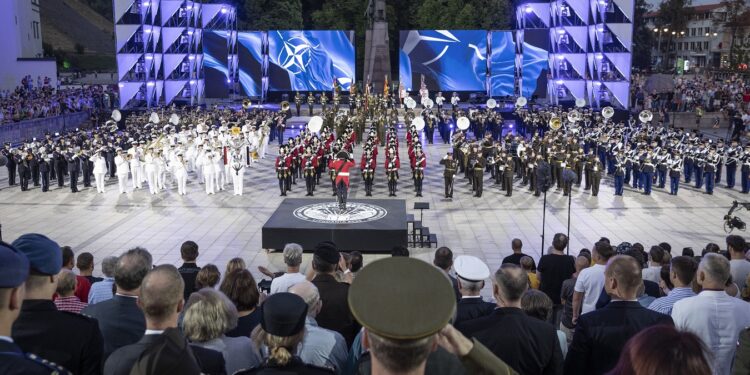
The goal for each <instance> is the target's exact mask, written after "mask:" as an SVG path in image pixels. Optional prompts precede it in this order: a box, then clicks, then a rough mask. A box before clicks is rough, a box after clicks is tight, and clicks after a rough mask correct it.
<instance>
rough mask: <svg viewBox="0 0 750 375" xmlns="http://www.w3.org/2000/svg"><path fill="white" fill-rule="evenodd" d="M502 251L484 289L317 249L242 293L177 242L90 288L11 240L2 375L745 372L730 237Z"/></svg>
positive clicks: (444, 256)
mask: <svg viewBox="0 0 750 375" xmlns="http://www.w3.org/2000/svg"><path fill="white" fill-rule="evenodd" d="M511 247H512V249H513V254H512V255H510V256H508V257H506V258H505V259H504V260H503V262H502V265H501V266H500V267H499V268H498V269H497V270H495V271H494V272H492V271H490V269H489V267H488V266H487V264H486V263H484V262H483V261H482V260H481V259H479V258H476V257H473V256H468V255H460V256H454V254H453V252H452V251H451V250H450V249H449V248H446V247H442V248H439V249H437V250H436V251H435V253H434V259H433V262H432V263H433V264H429V263H427V262H424V261H421V260H418V259H414V258H410V257H409V253H408V250H406V249H404V248H394V251H393V252H392V257H389V258H384V259H380V260H376V261H372V262H369V263H368V264H365V265H364V266H363V264H362V254H361V253H358V252H352V253H343V252H339V250H338V249H337V247H336V245H335V244H334V243H331V242H323V243H320V244H318V245H317V246H316V248H315V250H314V253H313V256H312V260H311V263H310V265H309V266H308V267H305V266H306V265H303V257H302V253H303V250H302V248H301V247H300V246H299V245H297V244H288V245H287V246H286V248H285V249H284V251H283V261H284V264H285V268H284V269H283V270H279V271H277V272H273V271H270V270H268V269H267V268H263V269H262V270H261V271H262V273H263V274H265V275H268V276H269V277H271V280H270V281H269V280H262V281H261V282H256V279H255V278H254V277H253V274H252V273H251V272H250V271H249V270H248V269H247V265H246V263H245V261H244V260H243V259H242V258H234V259H231V260H230V261H229V262H228V263H227V264H226V267H225V268H224V270H223V272H222V271H220V268H219V267H218V266H217V265H214V264H203V265H199V259H200V251H199V246H198V244H197V243H195V242H193V241H186V242H185V243H184V244H183V245H182V247H181V249H180V253H181V257H182V259H183V262H184V263H183V264H182V265H181V266H180V267H179V268H176V267H175V266H172V265H155V264H153V258H152V256H151V254H150V253H149V252H148V251H147V250H146V249H143V248H139V247H136V248H133V249H130V250H128V251H126V252H124V253H123V254H121V255H120V256H119V257H107V258H104V259H103V260H102V262H101V270H100V271H101V274H102V275H103V277H102V278H99V277H96V276H94V273H98V272H95V270H94V264H96V263H95V261H94V256H93V255H92V254H91V253H88V252H82V253H80V254H78V256H77V257H76V256H75V254H74V251H73V249H71V248H70V247H67V246H62V247H61V246H59V245H58V244H57V243H55V242H54V241H53V240H51V239H49V238H48V237H46V236H43V235H40V234H26V235H23V236H21V237H19V238H18V239H16V240H15V241H13V243H12V244H6V243H0V357H1V358H2V359H3V360H2V361H0V373H3V374H16V373H18V374H36V373H51V372H54V371H57V372H58V373H65V372H64V371H70V372H71V373H74V374H101V373H104V374H108V375H109V374H164V373H175V374H178V373H179V374H198V373H205V374H281V373H285V374H334V373H335V374H515V373H518V374H571V375H572V374H576V375H577V374H614V375H621V374H622V375H624V374H639V375H650V374H666V375H678V374H679V375H682V374H685V375H703V374H709V373H712V374H720V375H728V374H747V373H750V328H748V327H750V303H748V297H750V293H749V292H748V290H749V289H750V287H748V283H749V282H750V280H748V278H749V277H750V261H748V257H747V253H748V252H747V247H748V244H747V243H746V242H745V240H744V239H743V238H742V237H740V236H736V235H730V236H728V237H727V238H726V250H720V246H718V245H717V244H709V245H708V246H706V248H705V249H704V250H703V251H702V252H701V254H700V256H695V254H694V252H693V250H692V249H690V248H686V249H683V251H682V253H681V255H675V254H673V251H672V249H671V246H670V245H669V244H667V243H661V244H658V245H654V246H651V247H650V248H649V250H648V251H646V250H645V247H644V246H643V245H641V244H640V243H634V244H630V243H621V244H619V245H616V246H615V245H613V244H610V242H609V240H608V239H606V238H601V239H600V240H599V241H597V242H596V243H595V244H594V246H593V247H592V249H591V250H588V249H582V250H580V251H579V254H578V255H577V256H575V257H574V256H570V255H567V254H566V253H567V250H568V249H567V248H568V238H567V236H565V235H564V234H562V233H558V234H556V235H555V236H554V237H553V240H552V244H551V247H550V248H549V250H548V251H547V253H546V254H545V255H543V256H542V257H541V258H540V259H538V261H535V259H533V258H532V257H531V256H529V255H527V254H525V253H524V252H523V244H522V242H521V241H520V240H519V239H514V240H513V241H512V242H511ZM305 268H306V271H305V272H303V270H304V269H305ZM486 283H487V284H486ZM263 284H266V285H265V287H263ZM485 285H487V286H490V285H491V288H485ZM488 289H489V293H488V294H491V296H492V297H491V298H486V299H485V298H484V297H483V296H482V293H483V292H487V291H488ZM264 290H265V292H264ZM8 353H11V354H13V355H12V356H6V355H5V354H8ZM6 357H7V359H8V360H7V361H6V360H5V359H6Z"/></svg>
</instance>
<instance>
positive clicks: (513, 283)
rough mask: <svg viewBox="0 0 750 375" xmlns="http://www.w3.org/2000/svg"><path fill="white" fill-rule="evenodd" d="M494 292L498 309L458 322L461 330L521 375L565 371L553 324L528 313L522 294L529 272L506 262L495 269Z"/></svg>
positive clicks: (524, 290) (526, 285)
mask: <svg viewBox="0 0 750 375" xmlns="http://www.w3.org/2000/svg"><path fill="white" fill-rule="evenodd" d="M494 281H495V283H494V284H493V286H492V292H493V294H494V295H495V299H496V300H497V308H496V309H495V310H494V311H493V312H492V314H490V315H488V316H485V317H482V318H478V319H474V320H470V321H466V322H463V323H459V324H457V325H456V328H458V330H459V331H461V332H462V333H463V334H465V335H466V336H468V337H473V338H475V339H476V340H477V341H479V342H480V343H482V344H484V345H485V346H486V347H487V348H489V349H490V351H492V353H494V354H495V355H496V356H498V357H500V359H501V360H503V361H504V362H506V363H507V364H508V365H509V366H510V367H512V368H513V369H514V370H515V371H518V372H519V373H521V374H527V375H528V374H560V373H562V362H563V358H562V351H561V350H560V345H559V344H558V339H557V332H556V331H555V328H554V327H552V325H551V324H549V323H547V322H543V321H541V320H539V319H535V318H532V317H529V316H527V315H526V314H525V313H524V312H523V310H521V296H523V294H524V292H526V290H527V289H528V288H529V279H528V277H527V276H526V272H524V270H523V269H522V268H521V267H519V266H518V265H515V264H510V263H508V264H503V265H502V266H500V269H499V270H498V271H497V272H495V280H494Z"/></svg>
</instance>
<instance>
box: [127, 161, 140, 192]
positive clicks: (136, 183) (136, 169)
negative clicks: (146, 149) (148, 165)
mask: <svg viewBox="0 0 750 375" xmlns="http://www.w3.org/2000/svg"><path fill="white" fill-rule="evenodd" d="M128 158H129V162H130V173H132V174H133V176H132V177H133V190H135V189H142V188H143V182H142V178H141V167H142V165H141V164H142V163H141V157H140V155H139V154H138V153H137V152H136V153H135V154H128Z"/></svg>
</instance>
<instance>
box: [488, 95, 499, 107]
mask: <svg viewBox="0 0 750 375" xmlns="http://www.w3.org/2000/svg"><path fill="white" fill-rule="evenodd" d="M495 107H497V101H496V100H495V99H492V98H489V99H487V108H489V109H493V108H495Z"/></svg>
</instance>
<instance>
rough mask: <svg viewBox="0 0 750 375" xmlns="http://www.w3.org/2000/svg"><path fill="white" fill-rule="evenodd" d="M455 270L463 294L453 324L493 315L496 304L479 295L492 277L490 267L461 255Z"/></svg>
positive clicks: (475, 259)
mask: <svg viewBox="0 0 750 375" xmlns="http://www.w3.org/2000/svg"><path fill="white" fill-rule="evenodd" d="M453 268H455V269H456V276H457V279H458V289H459V291H460V292H461V299H460V300H459V301H458V304H457V305H456V319H455V320H454V321H453V324H458V323H460V322H463V321H467V320H471V319H476V318H480V317H483V316H487V315H489V314H491V313H492V310H494V309H495V304H494V303H490V302H486V301H484V300H483V299H482V296H480V295H479V291H481V290H482V288H484V280H486V279H487V278H488V277H490V269H489V267H487V265H486V264H485V263H484V262H482V261H481V260H480V259H479V258H477V257H475V256H471V255H459V256H458V257H456V261H455V263H454V266H453Z"/></svg>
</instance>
